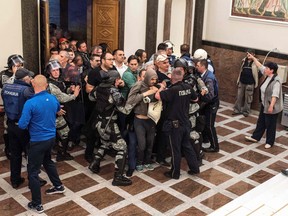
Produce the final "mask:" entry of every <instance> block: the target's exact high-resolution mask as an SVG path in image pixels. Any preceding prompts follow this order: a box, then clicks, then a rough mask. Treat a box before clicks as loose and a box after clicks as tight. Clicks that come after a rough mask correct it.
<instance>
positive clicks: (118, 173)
mask: <svg viewBox="0 0 288 216" xmlns="http://www.w3.org/2000/svg"><path fill="white" fill-rule="evenodd" d="M125 161H126V154H125V153H124V155H123V158H122V159H118V160H117V161H116V165H117V167H118V169H115V173H114V179H113V181H112V185H113V186H128V185H131V184H132V181H131V179H129V178H126V177H125V176H124V175H123V174H124V169H125Z"/></svg>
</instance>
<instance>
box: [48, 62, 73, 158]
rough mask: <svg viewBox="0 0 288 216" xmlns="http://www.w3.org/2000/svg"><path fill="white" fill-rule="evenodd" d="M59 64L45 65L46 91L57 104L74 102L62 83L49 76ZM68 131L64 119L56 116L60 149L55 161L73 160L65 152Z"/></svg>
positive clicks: (50, 63)
mask: <svg viewBox="0 0 288 216" xmlns="http://www.w3.org/2000/svg"><path fill="white" fill-rule="evenodd" d="M59 68H60V64H59V63H58V62H57V61H55V60H54V61H50V62H49V63H48V64H47V67H46V72H47V73H48V74H50V77H49V78H48V79H47V81H48V91H49V93H51V94H52V95H54V96H55V97H56V98H57V100H58V101H59V103H61V104H63V103H66V102H69V101H72V100H75V99H76V97H75V96H74V95H73V94H66V93H65V90H66V86H65V84H64V82H62V81H59V80H58V79H54V78H53V77H52V76H51V71H52V70H53V69H59ZM69 132H70V129H69V126H68V124H67V121H66V119H65V118H64V117H63V116H57V118H56V133H57V138H58V139H60V141H61V145H62V148H60V149H59V150H58V152H57V156H56V161H63V160H73V159H74V158H73V156H72V155H70V154H69V153H68V152H67V149H68V141H69V140H68V135H69Z"/></svg>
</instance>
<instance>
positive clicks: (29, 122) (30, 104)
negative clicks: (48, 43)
mask: <svg viewBox="0 0 288 216" xmlns="http://www.w3.org/2000/svg"><path fill="white" fill-rule="evenodd" d="M32 86H33V88H34V92H35V95H34V96H33V97H32V98H31V99H29V100H28V101H27V102H26V103H25V105H24V108H23V111H22V115H21V118H20V120H19V122H18V124H19V128H21V129H26V128H27V129H28V130H29V133H30V146H29V148H28V166H27V170H28V178H29V187H30V190H31V193H32V201H31V202H29V203H28V207H29V208H30V209H32V210H34V211H36V212H38V213H42V212H43V211H44V209H43V206H42V204H41V190H40V183H39V176H38V174H39V172H40V168H41V165H42V164H43V166H44V168H45V170H46V173H47V175H48V177H49V179H50V181H51V182H52V184H53V187H52V188H50V189H48V190H46V194H54V193H64V192H65V188H64V186H63V185H62V182H61V180H60V179H59V175H58V173H57V170H56V166H55V164H54V162H53V161H52V160H51V149H52V147H53V146H54V144H55V136H56V115H57V113H58V114H61V113H59V112H61V110H60V104H59V102H58V101H57V99H56V97H55V96H53V95H51V94H49V93H48V92H47V91H46V88H47V86H48V84H47V79H46V78H45V77H44V76H43V75H37V76H36V77H35V78H34V79H33V80H32Z"/></svg>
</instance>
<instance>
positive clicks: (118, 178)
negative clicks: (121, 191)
mask: <svg viewBox="0 0 288 216" xmlns="http://www.w3.org/2000/svg"><path fill="white" fill-rule="evenodd" d="M131 184H132V181H131V179H129V178H126V177H125V176H123V174H121V173H120V172H119V170H117V171H115V174H114V179H113V181H112V185H113V186H128V185H131Z"/></svg>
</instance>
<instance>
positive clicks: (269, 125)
mask: <svg viewBox="0 0 288 216" xmlns="http://www.w3.org/2000/svg"><path fill="white" fill-rule="evenodd" d="M277 118H278V113H277V114H265V113H264V106H263V105H261V109H260V113H259V117H258V121H257V125H256V129H255V130H254V132H253V134H252V138H253V139H256V140H258V141H259V140H260V139H261V138H262V136H263V134H264V132H265V130H266V143H267V144H270V145H271V146H273V145H274V142H275V136H276V125H277Z"/></svg>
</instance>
